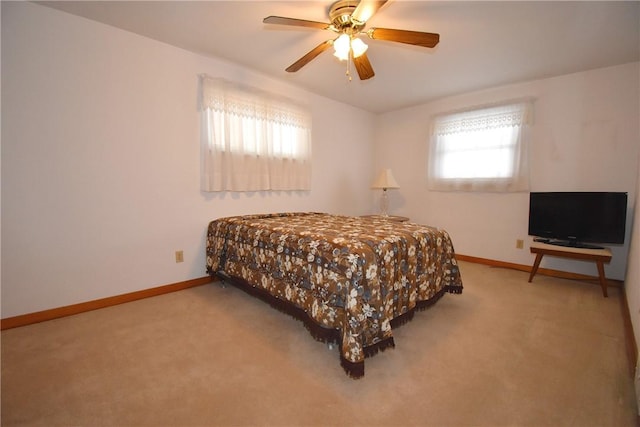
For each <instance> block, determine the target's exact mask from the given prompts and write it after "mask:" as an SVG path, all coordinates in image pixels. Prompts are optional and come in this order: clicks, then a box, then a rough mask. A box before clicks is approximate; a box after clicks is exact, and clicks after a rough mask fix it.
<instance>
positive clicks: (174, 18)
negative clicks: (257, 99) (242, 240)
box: [38, 0, 640, 113]
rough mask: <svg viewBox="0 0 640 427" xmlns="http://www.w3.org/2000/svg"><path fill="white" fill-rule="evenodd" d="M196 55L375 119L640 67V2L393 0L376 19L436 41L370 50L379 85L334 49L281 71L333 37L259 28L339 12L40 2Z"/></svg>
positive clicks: (273, 4)
mask: <svg viewBox="0 0 640 427" xmlns="http://www.w3.org/2000/svg"><path fill="white" fill-rule="evenodd" d="M38 3H40V4H45V5H47V6H50V7H53V8H56V9H59V10H63V11H66V12H69V13H72V14H76V15H80V16H84V17H86V18H89V19H93V20H96V21H99V22H103V23H105V24H109V25H112V26H115V27H119V28H122V29H125V30H128V31H131V32H134V33H137V34H140V35H143V36H146V37H150V38H152V39H156V40H160V41H162V42H165V43H168V44H171V45H174V46H178V47H181V48H184V49H187V50H190V51H193V52H196V53H199V54H204V55H211V56H215V57H218V58H224V59H227V60H230V61H233V62H235V63H239V64H242V65H245V66H248V67H251V68H252V69H255V70H258V71H260V72H263V73H265V74H267V75H270V76H273V77H276V78H278V79H284V80H285V81H287V82H289V83H291V84H294V85H296V86H299V87H302V88H305V89H307V90H309V91H311V92H314V93H316V94H319V95H323V96H326V97H328V98H331V99H335V100H337V101H341V102H344V103H347V104H351V105H354V106H356V107H359V108H362V109H365V110H368V111H371V112H376V113H379V112H386V111H391V110H395V109H399V108H402V107H407V106H412V105H416V104H421V103H425V102H428V101H432V100H434V99H437V98H441V97H444V96H450V95H455V94H459V93H464V92H468V91H473V90H479V89H483V88H488V87H493V86H498V85H504V84H509V83H515V82H521V81H528V80H535V79H540V78H547V77H551V76H556V75H562V74H568V73H573V72H578V71H584V70H589V69H594V68H600V67H606V66H611V65H618V64H623V63H628V62H633V61H639V60H640V2H639V1H626V2H616V1H603V2H595V1H570V2H560V1H550V2H541V1H532V2H527V1H508V2H507V1H505V2H484V1H471V2H466V1H406V0H391V1H389V2H387V3H386V4H385V5H384V6H383V7H382V8H381V9H380V10H379V11H378V13H377V14H376V15H375V16H374V17H373V18H371V19H370V20H369V22H368V24H367V28H370V27H384V28H396V29H405V30H414V31H425V32H433V33H439V34H440V43H439V44H438V46H436V47H435V48H433V49H427V48H422V47H417V46H411V45H405V44H400V43H393V42H387V41H380V40H370V39H368V38H367V37H365V38H364V41H365V42H366V43H367V44H368V45H369V50H368V51H367V55H368V57H369V60H370V61H371V64H372V66H373V69H374V71H375V73H376V75H375V77H373V78H372V79H370V80H366V81H360V80H359V79H358V76H357V73H356V72H355V70H352V75H353V80H352V81H351V82H349V81H348V79H347V77H346V75H345V71H346V65H345V63H344V62H339V61H338V60H337V59H336V58H335V57H334V56H333V55H332V51H331V50H328V51H326V52H324V53H322V54H321V55H320V56H318V57H317V58H316V59H314V60H313V61H312V62H310V63H309V64H307V65H306V66H305V67H303V68H302V69H301V70H300V71H298V72H297V73H287V72H285V68H286V67H288V66H289V65H291V64H292V63H293V62H295V61H296V60H297V59H298V58H300V57H301V56H303V55H304V54H306V53H307V52H308V51H309V50H311V49H312V48H314V47H315V46H317V45H318V44H320V43H321V42H323V41H324V40H327V39H329V38H335V34H334V33H333V32H330V31H323V30H318V29H309V28H301V27H290V26H282V25H267V24H263V22H262V20H263V18H265V17H266V16H269V15H278V16H285V17H292V18H299V19H307V20H312V21H321V22H329V18H328V10H329V8H330V6H331V4H332V1H268V0H267V1H264V0H263V1H239V0H237V1H195V2H190V1H77V2H74V1H54V2H38Z"/></svg>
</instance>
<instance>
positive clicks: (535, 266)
mask: <svg viewBox="0 0 640 427" xmlns="http://www.w3.org/2000/svg"><path fill="white" fill-rule="evenodd" d="M543 256H544V254H541V253H537V254H536V260H535V261H534V262H533V267H531V274H530V275H529V283H531V281H532V280H533V276H535V275H536V272H537V271H538V267H540V261H542V257H543Z"/></svg>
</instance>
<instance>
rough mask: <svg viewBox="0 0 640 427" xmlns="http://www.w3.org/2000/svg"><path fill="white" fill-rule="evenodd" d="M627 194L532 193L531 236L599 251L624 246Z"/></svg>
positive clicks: (563, 244)
mask: <svg viewBox="0 0 640 427" xmlns="http://www.w3.org/2000/svg"><path fill="white" fill-rule="evenodd" d="M626 222H627V193H621V192H532V193H530V196H529V235H530V236H536V238H535V239H534V240H535V241H541V242H544V243H551V244H556V245H561V246H571V247H582V248H599V247H600V246H598V245H592V244H590V243H600V244H603V243H604V244H607V243H611V244H621V243H624V235H625V224H626Z"/></svg>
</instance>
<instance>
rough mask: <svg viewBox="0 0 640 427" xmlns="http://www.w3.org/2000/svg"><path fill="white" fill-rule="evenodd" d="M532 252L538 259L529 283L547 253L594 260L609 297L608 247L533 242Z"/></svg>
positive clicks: (604, 293) (605, 293)
mask: <svg viewBox="0 0 640 427" xmlns="http://www.w3.org/2000/svg"><path fill="white" fill-rule="evenodd" d="M530 250H531V253H532V254H536V260H535V261H534V263H533V267H532V268H531V274H530V275H529V283H530V282H531V281H532V280H533V276H535V275H536V273H537V272H538V267H540V262H541V261H542V257H543V256H545V255H550V256H557V257H563V258H571V259H579V260H583V261H593V262H595V263H596V265H597V267H598V279H599V280H600V287H601V288H602V295H603V296H604V297H607V296H608V295H607V279H606V277H605V276H604V263H605V262H606V263H608V262H609V261H611V251H610V250H609V249H606V248H602V249H589V248H578V247H567V246H557V245H553V244H548V243H541V242H533V243H532V244H531V247H530Z"/></svg>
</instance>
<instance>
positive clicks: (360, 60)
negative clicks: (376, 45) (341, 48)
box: [353, 53, 376, 80]
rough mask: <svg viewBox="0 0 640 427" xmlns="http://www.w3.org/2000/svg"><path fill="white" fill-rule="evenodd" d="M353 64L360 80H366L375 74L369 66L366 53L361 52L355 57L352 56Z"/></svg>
mask: <svg viewBox="0 0 640 427" xmlns="http://www.w3.org/2000/svg"><path fill="white" fill-rule="evenodd" d="M353 64H354V65H355V66H356V70H357V71H358V76H360V80H367V79H370V78H371V77H373V76H375V75H376V73H374V72H373V67H371V62H369V58H367V54H366V53H363V54H362V55H360V56H358V57H357V58H353Z"/></svg>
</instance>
